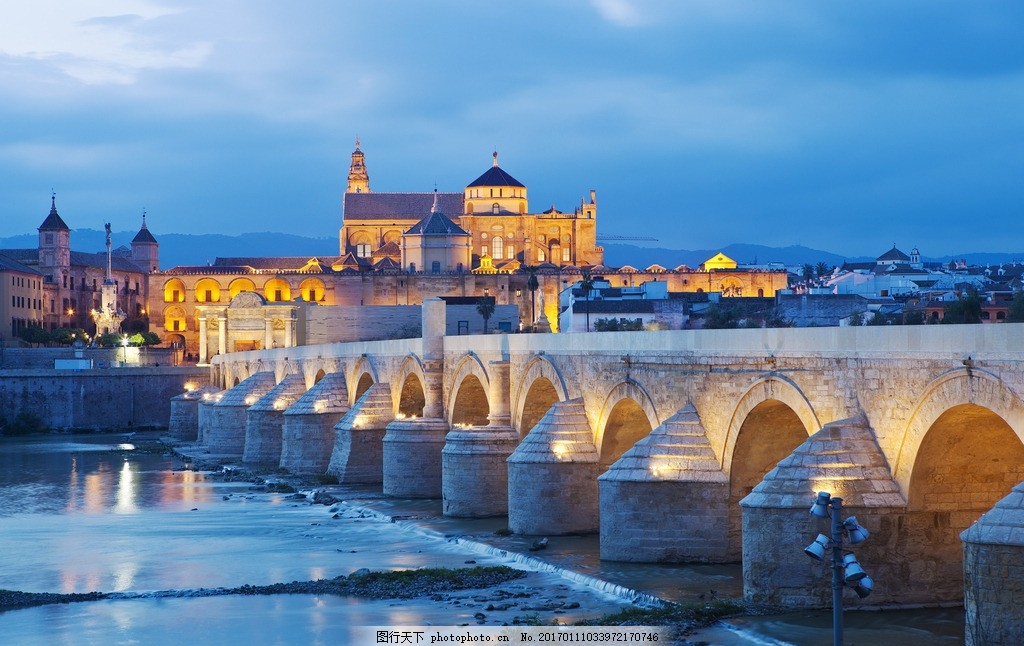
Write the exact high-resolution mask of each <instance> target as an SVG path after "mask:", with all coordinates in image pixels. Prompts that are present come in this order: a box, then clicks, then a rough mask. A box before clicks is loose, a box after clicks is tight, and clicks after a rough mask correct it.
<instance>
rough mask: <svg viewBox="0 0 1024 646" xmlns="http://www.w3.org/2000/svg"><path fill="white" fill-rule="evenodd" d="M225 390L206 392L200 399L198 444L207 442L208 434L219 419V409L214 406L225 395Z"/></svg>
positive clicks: (197, 431)
mask: <svg viewBox="0 0 1024 646" xmlns="http://www.w3.org/2000/svg"><path fill="white" fill-rule="evenodd" d="M225 392H227V391H225V390H217V391H212V392H209V393H204V394H203V396H202V398H201V399H200V400H199V410H198V411H196V425H197V428H196V444H200V445H205V444H206V435H207V434H208V433H209V429H210V427H211V426H212V425H213V423H214V420H215V419H217V409H216V408H214V406H215V405H216V404H217V402H219V401H220V400H221V398H222V397H224V393H225Z"/></svg>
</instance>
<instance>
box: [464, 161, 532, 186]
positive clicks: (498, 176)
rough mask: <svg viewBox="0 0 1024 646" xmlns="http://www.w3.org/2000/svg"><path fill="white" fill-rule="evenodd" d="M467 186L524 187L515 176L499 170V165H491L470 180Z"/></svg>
mask: <svg viewBox="0 0 1024 646" xmlns="http://www.w3.org/2000/svg"><path fill="white" fill-rule="evenodd" d="M469 186H516V187H519V188H526V187H525V186H524V185H523V184H521V183H520V182H519V180H517V179H516V178H515V177H512V176H511V175H509V174H508V173H506V172H505V171H503V170H501V167H499V166H491V167H490V168H488V169H487V172H486V173H484V174H483V175H481V176H480V177H477V178H476V179H475V180H473V181H472V182H470V183H469ZM469 186H467V188H469Z"/></svg>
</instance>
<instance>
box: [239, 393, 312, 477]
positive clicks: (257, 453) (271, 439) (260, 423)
mask: <svg viewBox="0 0 1024 646" xmlns="http://www.w3.org/2000/svg"><path fill="white" fill-rule="evenodd" d="M305 391H306V380H305V379H303V377H302V375H300V374H298V373H292V374H289V375H285V377H284V378H283V379H282V380H281V383H279V384H277V385H276V386H274V387H273V388H271V389H270V390H269V391H268V392H267V394H265V395H263V396H262V397H260V398H259V400H258V401H257V402H256V403H255V404H253V405H252V406H250V407H249V410H248V411H246V415H245V449H244V450H243V451H242V462H245V463H247V464H262V465H273V466H277V465H278V464H279V463H280V462H281V443H282V439H281V438H282V427H283V426H284V411H285V410H286V409H287V408H288V407H289V406H291V405H292V404H294V403H295V401H296V400H297V399H298V398H299V397H301V396H302V394H303V393H304V392H305Z"/></svg>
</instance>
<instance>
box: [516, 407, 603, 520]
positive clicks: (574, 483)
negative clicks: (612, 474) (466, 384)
mask: <svg viewBox="0 0 1024 646" xmlns="http://www.w3.org/2000/svg"><path fill="white" fill-rule="evenodd" d="M593 438H594V434H593V432H592V431H591V430H590V424H589V423H588V422H587V413H586V409H585V408H584V406H583V400H582V399H572V400H569V401H565V402H558V403H556V404H554V405H553V406H552V407H551V408H549V409H548V412H547V413H545V414H544V417H542V418H541V419H540V421H539V422H538V423H537V424H536V426H534V427H533V429H532V430H531V431H530V432H529V434H528V435H527V436H526V437H525V438H523V440H522V442H520V443H519V446H518V447H516V449H515V450H514V451H513V452H512V455H510V456H509V458H508V527H509V529H511V530H512V531H513V532H515V533H516V534H554V535H557V534H573V533H593V532H596V531H597V529H598V525H599V521H598V504H597V470H598V462H599V461H600V455H599V454H598V452H597V447H596V446H594V440H593Z"/></svg>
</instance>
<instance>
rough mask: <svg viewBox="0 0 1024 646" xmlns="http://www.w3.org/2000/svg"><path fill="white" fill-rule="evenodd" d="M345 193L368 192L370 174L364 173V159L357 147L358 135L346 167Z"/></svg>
mask: <svg viewBox="0 0 1024 646" xmlns="http://www.w3.org/2000/svg"><path fill="white" fill-rule="evenodd" d="M346 192H347V193H369V192H370V176H369V175H367V174H366V161H365V160H364V159H363V151H362V150H360V149H359V137H356V149H355V150H354V151H352V163H351V164H350V165H349V167H348V189H346Z"/></svg>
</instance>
